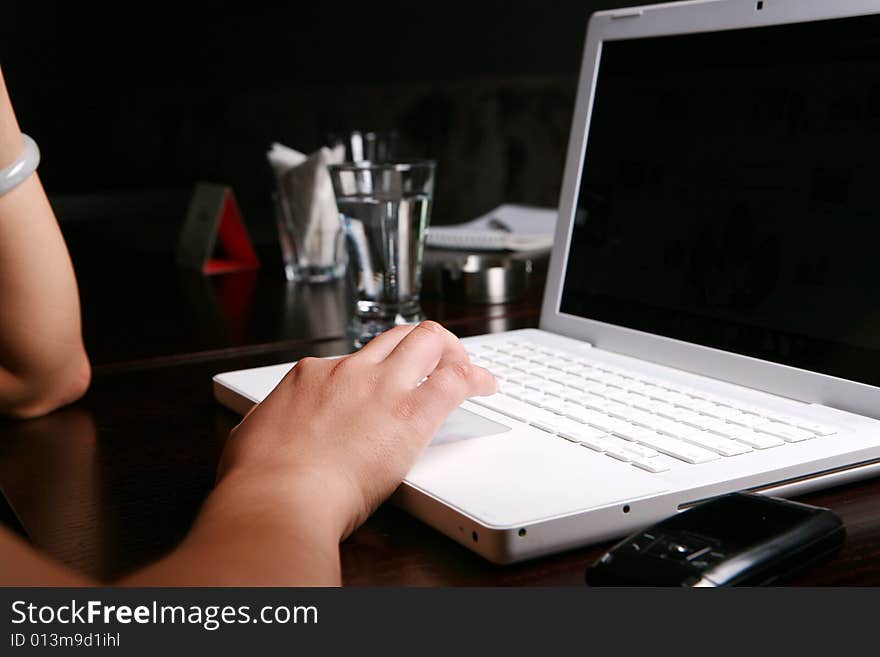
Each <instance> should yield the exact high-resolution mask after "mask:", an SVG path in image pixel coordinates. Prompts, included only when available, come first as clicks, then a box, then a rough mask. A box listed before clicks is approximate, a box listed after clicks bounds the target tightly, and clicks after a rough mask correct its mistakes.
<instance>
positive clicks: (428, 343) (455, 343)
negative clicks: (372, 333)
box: [382, 321, 470, 385]
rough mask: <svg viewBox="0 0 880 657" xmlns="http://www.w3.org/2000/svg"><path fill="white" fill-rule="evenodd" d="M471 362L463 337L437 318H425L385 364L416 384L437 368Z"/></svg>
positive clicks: (389, 372)
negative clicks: (442, 324)
mask: <svg viewBox="0 0 880 657" xmlns="http://www.w3.org/2000/svg"><path fill="white" fill-rule="evenodd" d="M459 361H463V362H469V361H470V359H469V358H468V355H467V352H465V350H464V346H463V345H462V344H461V341H460V340H459V339H458V338H457V337H455V336H454V335H453V334H452V333H450V332H449V331H447V330H446V329H445V328H443V327H442V326H440V324H438V323H437V322H431V321H427V322H422V323H421V324H419V325H418V326H416V327H415V328H414V329H413V330H412V331H410V333H409V334H408V335H407V336H406V337H405V338H403V339H402V340H401V341H400V343H399V344H398V345H397V346H396V347H395V348H394V350H393V351H392V352H391V353H390V354H389V355H388V357H387V358H386V359H385V361H384V363H383V364H382V368H383V369H384V370H386V376H390V377H394V378H395V379H398V380H400V381H404V382H406V384H407V385H416V384H417V383H418V382H419V381H421V380H422V379H423V378H425V377H426V376H428V375H429V374H431V372H433V371H434V370H435V369H436V368H438V367H441V366H443V365H447V364H449V363H454V362H459Z"/></svg>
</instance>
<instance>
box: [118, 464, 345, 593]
mask: <svg viewBox="0 0 880 657" xmlns="http://www.w3.org/2000/svg"><path fill="white" fill-rule="evenodd" d="M330 508H333V500H332V499H328V497H327V491H325V490H322V487H321V486H320V485H315V486H306V485H303V482H302V481H298V480H296V478H293V477H290V476H284V477H283V480H275V478H274V477H272V476H271V475H267V477H265V478H254V477H251V478H248V479H247V480H236V478H235V477H230V478H229V479H228V480H224V481H223V482H221V483H220V485H219V486H218V487H217V488H216V489H215V490H214V492H212V494H211V495H210V497H209V498H208V500H207V501H206V503H205V505H204V508H203V509H202V511H201V513H200V514H199V517H198V518H197V520H196V522H195V525H194V527H193V529H192V531H191V532H190V534H189V535H188V536H187V538H186V539H185V540H184V541H183V543H182V544H181V545H180V546H179V547H178V548H177V549H176V550H174V551H173V552H172V553H171V554H169V555H168V556H167V557H165V558H164V559H162V560H160V561H158V562H157V563H155V564H153V565H152V566H148V567H147V568H145V569H143V570H141V571H139V572H137V573H134V574H132V575H131V576H129V577H126V578H125V579H124V580H122V581H121V582H118V583H119V584H121V585H124V586H172V585H173V586H338V585H339V584H340V583H341V575H340V565H339V539H340V533H339V527H338V524H337V523H335V522H334V521H333V519H332V518H333V516H332V514H331V513H329V512H328V509H330Z"/></svg>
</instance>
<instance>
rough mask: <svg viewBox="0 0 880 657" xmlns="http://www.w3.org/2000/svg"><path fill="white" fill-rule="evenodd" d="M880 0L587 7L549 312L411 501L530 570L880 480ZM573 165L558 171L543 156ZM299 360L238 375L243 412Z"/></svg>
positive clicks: (416, 472) (491, 552)
mask: <svg viewBox="0 0 880 657" xmlns="http://www.w3.org/2000/svg"><path fill="white" fill-rule="evenodd" d="M878 12H880V4H878V3H877V2H876V1H872V0H840V1H836V2H833V3H832V2H803V1H801V0H765V1H764V2H756V1H755V0H716V1H705V2H683V3H678V4H669V5H659V6H647V7H640V8H629V9H624V10H619V11H605V12H600V13H597V14H594V15H593V16H592V18H591V19H590V21H589V26H588V33H587V40H586V47H585V51H584V56H583V65H582V71H581V75H580V82H579V89H578V94H577V100H576V105H575V113H574V121H573V127H572V131H571V140H570V145H569V150H568V156H567V161H566V166H565V176H564V181H563V187H562V194H561V200H560V207H559V213H560V215H559V216H560V220H559V222H558V227H557V231H556V237H555V245H554V247H553V255H552V258H551V264H550V272H549V277H548V281H547V287H546V291H545V296H544V303H543V311H542V315H541V322H540V330H523V331H511V332H507V333H498V334H492V335H485V336H479V337H475V338H467V339H465V340H464V344H465V346H466V348H467V350H468V351H469V352H470V354H471V356H472V358H473V359H474V361H475V362H477V363H479V364H481V365H485V366H486V367H488V368H489V369H490V370H492V371H493V372H494V373H495V374H496V376H497V377H498V379H499V380H500V382H501V390H500V392H499V393H498V394H497V395H494V396H493V397H486V398H476V399H472V400H470V401H468V402H465V403H464V404H463V405H462V406H461V407H460V408H459V409H458V410H457V411H456V412H455V413H454V414H453V416H452V417H451V418H450V419H449V421H447V423H446V424H445V425H444V427H443V428H442V429H441V431H440V433H439V434H438V436H437V437H436V438H435V440H434V442H433V443H432V445H431V446H430V447H428V448H427V449H426V450H425V452H424V453H423V455H422V456H421V457H420V459H419V460H418V462H417V463H416V465H415V467H414V468H413V469H412V471H411V472H410V473H409V474H408V475H407V477H406V480H405V482H404V483H403V485H402V486H401V487H400V489H399V490H398V492H397V493H396V495H395V498H394V499H395V501H396V503H397V504H399V505H400V506H401V507H403V508H404V509H406V510H407V511H409V512H410V513H412V514H413V515H414V516H416V517H418V518H420V519H421V520H423V521H424V522H426V523H428V524H429V525H431V526H433V527H435V528H437V529H438V530H440V531H441V532H443V533H444V534H446V535H447V536H449V537H451V538H452V539H453V540H455V541H458V542H459V543H461V544H462V545H464V546H466V547H468V548H470V549H471V550H474V551H475V552H477V553H479V554H481V555H483V556H484V557H486V558H487V559H489V560H491V561H494V562H498V563H509V562H514V561H519V560H523V559H528V558H532V557H536V556H539V555H544V554H548V553H552V552H556V551H560V550H564V549H567V548H573V547H575V546H581V545H585V544H589V543H594V542H597V541H602V540H606V539H611V538H615V537H619V536H621V535H624V534H625V533H627V532H630V531H633V530H635V529H636V528H638V527H641V526H645V525H647V524H649V523H652V522H654V521H656V520H658V519H660V518H663V517H665V516H668V515H671V514H673V513H675V512H677V511H679V510H682V509H684V508H687V507H688V506H689V505H692V504H694V503H696V502H699V501H701V500H704V499H706V498H710V497H713V496H715V495H719V494H722V493H726V492H729V491H735V490H753V491H761V492H767V493H773V494H775V495H794V494H800V493H803V492H806V491H809V490H813V489H817V488H821V487H826V486H831V485H837V484H840V483H843V482H847V481H850V480H854V479H858V478H862V477H868V476H874V475H876V474H880V421H878V420H877V419H875V418H880V265H878V262H880V260H878V256H877V248H878V246H877V245H878V244H880V188H878V181H880V158H878V157H877V154H878V153H880V82H878V80H880V51H878V50H877V48H876V46H875V42H876V35H877V34H880V13H878ZM548 164H552V163H548ZM291 367H292V364H291V363H287V364H283V365H278V366H274V367H268V368H261V369H254V370H246V371H238V372H229V373H225V374H220V375H217V376H216V377H215V379H214V386H215V388H214V390H215V394H216V397H217V399H218V400H219V401H220V402H221V403H223V404H225V405H226V406H228V407H230V408H232V409H234V410H236V411H238V412H240V413H244V412H245V411H246V410H247V409H248V408H250V406H251V405H252V404H254V403H256V402H259V401H261V400H262V399H263V398H264V397H265V396H266V395H267V394H268V393H269V392H270V391H271V390H272V388H273V387H274V386H275V385H276V383H277V382H278V381H279V380H280V379H281V377H282V376H283V375H284V374H285V373H286V372H287V371H288V370H289V369H290V368H291Z"/></svg>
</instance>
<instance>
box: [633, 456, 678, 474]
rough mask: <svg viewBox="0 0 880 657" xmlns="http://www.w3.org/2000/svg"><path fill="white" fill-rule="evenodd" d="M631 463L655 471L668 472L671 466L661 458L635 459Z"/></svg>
mask: <svg viewBox="0 0 880 657" xmlns="http://www.w3.org/2000/svg"><path fill="white" fill-rule="evenodd" d="M631 463H632V464H633V465H634V466H636V467H637V468H641V469H642V470H647V471H648V472H653V473H657V472H666V471H667V470H669V466H668V465H666V464H665V463H663V461H661V460H660V459H633V460H632V461H631Z"/></svg>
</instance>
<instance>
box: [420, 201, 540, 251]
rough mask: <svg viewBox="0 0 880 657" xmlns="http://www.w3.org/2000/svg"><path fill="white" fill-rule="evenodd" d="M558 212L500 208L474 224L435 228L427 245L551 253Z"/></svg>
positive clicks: (429, 234) (505, 205)
mask: <svg viewBox="0 0 880 657" xmlns="http://www.w3.org/2000/svg"><path fill="white" fill-rule="evenodd" d="M556 216H557V211H556V209H555V208H554V209H549V208H534V207H529V206H526V205H514V204H504V205H499V206H498V207H497V208H495V209H494V210H492V211H491V212H489V213H487V214H484V215H483V216H481V217H477V218H476V219H474V220H472V221H468V222H466V223H463V224H456V225H454V226H432V227H431V228H430V229H429V230H428V236H427V241H426V244H427V246H428V247H429V248H430V247H433V248H438V249H467V250H470V251H549V250H550V248H551V247H552V246H553V233H554V231H555V230H556Z"/></svg>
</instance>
